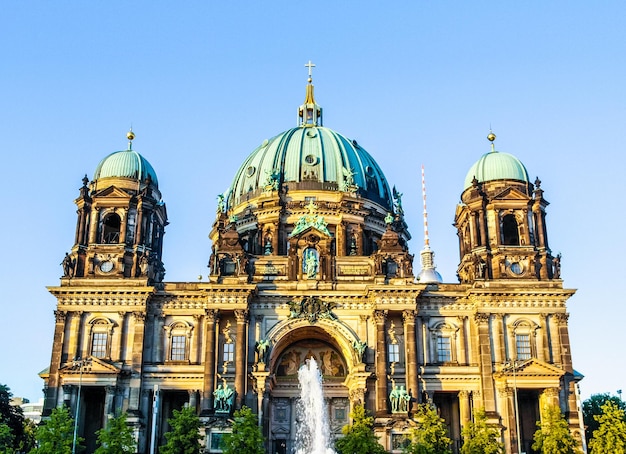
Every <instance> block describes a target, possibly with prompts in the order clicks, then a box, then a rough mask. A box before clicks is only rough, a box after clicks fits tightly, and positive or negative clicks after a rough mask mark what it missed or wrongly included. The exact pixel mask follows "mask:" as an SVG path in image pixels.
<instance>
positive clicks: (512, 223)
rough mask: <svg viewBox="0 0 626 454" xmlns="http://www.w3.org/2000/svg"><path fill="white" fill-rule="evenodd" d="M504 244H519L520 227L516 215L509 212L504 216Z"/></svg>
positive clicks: (502, 231)
mask: <svg viewBox="0 0 626 454" xmlns="http://www.w3.org/2000/svg"><path fill="white" fill-rule="evenodd" d="M501 229H502V230H501V233H502V244H503V245H505V246H519V229H518V226H517V220H516V219H515V215H513V214H507V215H505V216H504V217H503V218H502V227H501Z"/></svg>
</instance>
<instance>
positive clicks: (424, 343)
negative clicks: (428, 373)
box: [422, 316, 432, 364]
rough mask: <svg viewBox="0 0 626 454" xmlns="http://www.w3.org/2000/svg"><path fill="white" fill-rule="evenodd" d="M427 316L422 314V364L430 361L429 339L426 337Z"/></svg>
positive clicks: (428, 318)
mask: <svg viewBox="0 0 626 454" xmlns="http://www.w3.org/2000/svg"><path fill="white" fill-rule="evenodd" d="M429 321H430V317H429V316H422V352H423V354H424V362H423V364H429V363H430V362H431V361H432V358H431V355H430V350H429V349H430V339H429V338H428V323H429Z"/></svg>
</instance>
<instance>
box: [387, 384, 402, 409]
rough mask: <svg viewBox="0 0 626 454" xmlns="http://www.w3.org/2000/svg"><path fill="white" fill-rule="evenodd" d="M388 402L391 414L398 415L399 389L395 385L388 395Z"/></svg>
mask: <svg viewBox="0 0 626 454" xmlns="http://www.w3.org/2000/svg"><path fill="white" fill-rule="evenodd" d="M389 401H390V402H391V413H398V412H399V410H398V409H399V405H400V389H399V388H398V387H397V386H396V385H395V384H394V385H393V389H392V390H391V392H390V393H389Z"/></svg>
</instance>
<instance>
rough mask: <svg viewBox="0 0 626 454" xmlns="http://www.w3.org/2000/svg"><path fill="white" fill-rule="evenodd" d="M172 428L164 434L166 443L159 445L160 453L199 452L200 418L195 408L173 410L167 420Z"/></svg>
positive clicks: (183, 453) (196, 453) (194, 453)
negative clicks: (172, 414)
mask: <svg viewBox="0 0 626 454" xmlns="http://www.w3.org/2000/svg"><path fill="white" fill-rule="evenodd" d="M167 422H168V423H169V424H170V427H171V428H172V429H171V430H170V431H169V432H167V433H166V434H165V438H167V443H166V444H165V445H164V446H161V449H160V453H161V454H198V453H199V452H200V438H202V437H201V436H200V432H199V429H200V418H198V415H197V414H196V411H195V409H193V408H191V407H185V408H183V409H182V410H180V411H178V410H174V416H172V417H171V418H170V419H168V420H167Z"/></svg>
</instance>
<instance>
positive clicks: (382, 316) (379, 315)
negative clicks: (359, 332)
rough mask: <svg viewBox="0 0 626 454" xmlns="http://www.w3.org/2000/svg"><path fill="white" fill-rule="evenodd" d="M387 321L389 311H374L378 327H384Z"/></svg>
mask: <svg viewBox="0 0 626 454" xmlns="http://www.w3.org/2000/svg"><path fill="white" fill-rule="evenodd" d="M386 319H387V311H374V320H376V324H377V325H382V324H383V323H385V320H386Z"/></svg>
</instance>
